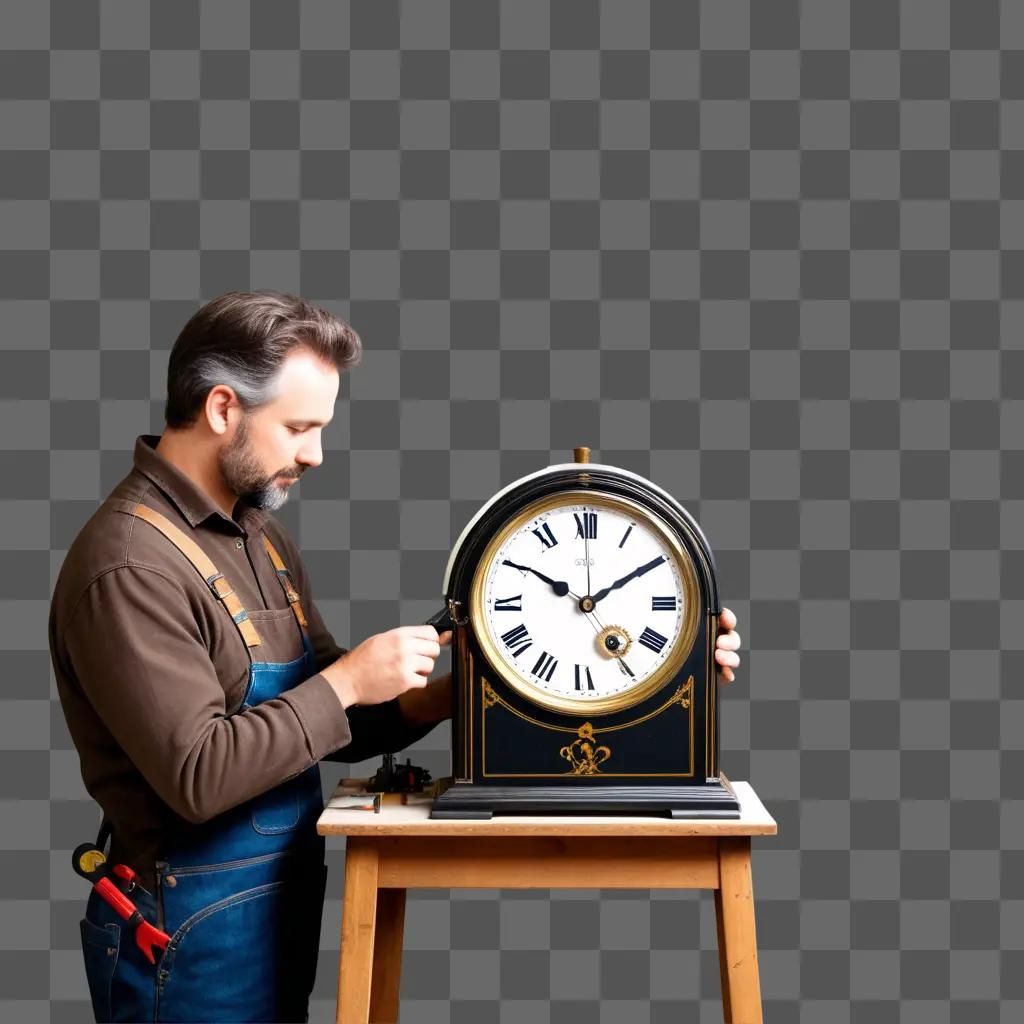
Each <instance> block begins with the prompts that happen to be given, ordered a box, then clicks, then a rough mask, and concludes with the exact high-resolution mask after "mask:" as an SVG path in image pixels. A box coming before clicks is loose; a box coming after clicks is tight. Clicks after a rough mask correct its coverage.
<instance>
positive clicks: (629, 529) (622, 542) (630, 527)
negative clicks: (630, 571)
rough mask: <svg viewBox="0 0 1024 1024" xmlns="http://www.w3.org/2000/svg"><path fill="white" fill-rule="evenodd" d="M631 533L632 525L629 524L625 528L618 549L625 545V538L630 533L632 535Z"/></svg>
mask: <svg viewBox="0 0 1024 1024" xmlns="http://www.w3.org/2000/svg"><path fill="white" fill-rule="evenodd" d="M632 531H633V524H632V523H630V524H629V526H627V527H626V532H625V533H624V534H623V535H622V540H620V541H619V547H620V548H621V547H622V545H623V544H625V543H626V538H627V537H628V536H629V535H630V533H632Z"/></svg>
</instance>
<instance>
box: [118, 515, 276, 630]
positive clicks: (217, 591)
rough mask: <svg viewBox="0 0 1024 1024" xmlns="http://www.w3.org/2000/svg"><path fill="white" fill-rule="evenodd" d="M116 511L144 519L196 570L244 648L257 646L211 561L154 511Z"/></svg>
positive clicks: (241, 609)
mask: <svg viewBox="0 0 1024 1024" xmlns="http://www.w3.org/2000/svg"><path fill="white" fill-rule="evenodd" d="M118 511H121V512H128V513H129V515H134V516H138V518H139V519H145V520H146V522H147V523H150V524H152V525H153V526H155V527H156V528H157V529H158V530H159V531H160V532H161V533H162V534H163V535H164V536H165V537H166V538H167V539H168V540H169V541H170V542H171V543H172V544H174V545H175V546H176V547H177V548H178V549H179V550H180V551H181V553H182V554H183V555H184V556H185V557H186V558H187V559H188V560H189V561H190V562H191V563H192V564H193V565H194V566H195V568H196V569H197V571H198V572H199V575H200V576H202V577H203V579H204V580H205V581H206V585H207V586H208V587H209V588H210V590H211V591H213V595H214V597H216V598H217V599H218V600H220V601H221V602H222V603H223V605H224V607H225V609H226V610H227V613H228V614H229V615H230V616H231V620H232V622H234V624H235V625H236V626H237V627H238V632H239V633H240V634H241V636H242V640H243V641H245V646H246V647H258V646H259V644H260V642H261V641H260V636H259V633H257V632H256V627H255V626H254V625H253V622H252V619H250V618H249V613H248V612H247V611H246V610H245V608H244V607H243V605H242V602H241V601H240V600H239V599H238V595H237V594H236V593H235V591H234V590H233V589H232V587H231V584H230V583H228V581H227V580H226V579H225V578H224V574H223V573H222V572H219V571H218V570H217V566H215V565H214V564H213V562H211V561H210V559H209V558H208V557H207V555H206V553H205V552H204V551H203V549H202V548H201V547H200V546H199V545H198V544H197V543H196V542H195V541H194V540H192V539H191V538H190V537H188V536H187V535H186V534H185V533H184V532H183V531H182V530H179V529H178V527H177V526H175V525H174V523H172V522H171V521H170V520H169V519H168V518H167V517H166V516H164V515H163V514H161V513H160V512H157V511H156V510H155V509H151V508H149V507H148V506H147V505H143V504H142V502H141V501H140V502H138V503H137V504H136V505H134V507H132V508H124V507H120V508H119V509H118Z"/></svg>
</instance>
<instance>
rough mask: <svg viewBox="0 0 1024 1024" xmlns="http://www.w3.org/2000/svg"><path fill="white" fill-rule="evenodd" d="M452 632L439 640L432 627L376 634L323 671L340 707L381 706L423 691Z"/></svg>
mask: <svg viewBox="0 0 1024 1024" xmlns="http://www.w3.org/2000/svg"><path fill="white" fill-rule="evenodd" d="M451 640H452V631H451V630H447V631H446V632H444V633H442V634H441V635H440V636H439V635H438V632H437V630H436V629H434V627H433V626H399V627H398V628H397V629H389V630H388V631H387V632H386V633H376V634H374V635H373V636H371V637H369V638H368V639H366V640H364V641H363V642H362V643H361V644H359V646H358V647H354V648H353V649H352V650H351V651H349V652H348V653H347V654H343V655H342V656H341V657H340V658H338V659H337V660H336V661H334V662H332V663H331V664H330V665H328V666H327V667H326V668H324V669H323V670H322V674H323V675H324V676H325V677H326V678H327V680H328V681H329V682H330V683H331V685H332V686H333V687H334V690H335V692H336V693H337V694H338V699H339V700H340V701H341V703H342V706H343V707H346V708H347V707H349V706H350V705H352V704H380V703H382V702H383V701H386V700H391V699H392V698H393V697H401V696H402V695H404V694H406V693H410V692H413V691H416V690H422V689H423V688H424V687H425V686H426V685H427V677H428V676H429V675H430V673H431V672H433V670H434V662H435V661H437V659H438V656H439V655H440V654H441V647H442V645H445V646H447V645H448V644H450V643H451Z"/></svg>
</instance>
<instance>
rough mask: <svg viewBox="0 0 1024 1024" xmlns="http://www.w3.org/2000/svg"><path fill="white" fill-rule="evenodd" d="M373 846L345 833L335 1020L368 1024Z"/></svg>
mask: <svg viewBox="0 0 1024 1024" xmlns="http://www.w3.org/2000/svg"><path fill="white" fill-rule="evenodd" d="M377 867H378V854H377V849H376V847H375V846H373V845H371V844H369V843H365V842H363V841H362V840H361V839H360V838H359V837H358V836H349V837H348V842H347V843H346V848H345V899H344V904H343V906H342V909H341V964H340V965H339V968H338V1009H337V1014H336V1018H335V1019H336V1021H337V1024H368V1021H369V1020H370V993H371V986H372V984H373V965H374V953H375V942H374V939H375V934H376V927H377Z"/></svg>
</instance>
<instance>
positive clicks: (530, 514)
mask: <svg viewBox="0 0 1024 1024" xmlns="http://www.w3.org/2000/svg"><path fill="white" fill-rule="evenodd" d="M575 504H581V505H592V506H596V507H598V508H610V509H613V510H615V511H618V512H624V513H626V514H627V515H633V516H636V517H638V518H641V519H643V521H644V522H645V524H646V525H647V526H648V527H649V528H650V529H652V530H653V531H654V532H655V533H657V534H658V536H659V537H660V538H661V540H662V542H663V543H664V544H665V547H666V548H668V550H669V551H670V552H671V553H672V555H673V557H674V559H675V564H676V567H677V569H678V571H679V575H680V577H681V579H682V583H683V595H684V603H685V609H684V614H683V624H682V628H681V629H680V631H679V634H678V636H677V637H676V642H675V644H674V645H673V647H672V652H671V653H670V654H669V656H668V658H667V659H666V661H665V663H664V664H662V665H660V666H659V667H658V668H657V669H656V670H655V671H654V672H653V673H652V674H651V676H650V678H648V679H645V680H644V681H643V682H642V683H640V684H639V685H637V686H634V687H633V688H632V689H630V690H627V691H626V692H625V693H619V694H614V695H613V696H611V697H605V698H603V699H600V700H593V701H589V700H588V701H578V700H574V699H573V698H572V697H562V696H559V695H557V694H552V693H549V692H547V691H545V690H543V689H541V688H540V687H538V686H534V685H532V684H531V683H529V682H527V681H526V680H524V679H521V678H520V677H519V676H518V675H516V674H515V673H513V672H510V671H508V670H507V668H506V666H505V659H504V656H503V655H502V653H501V652H500V651H499V649H498V647H497V645H496V644H495V642H494V640H493V638H492V637H491V635H490V630H489V629H488V626H487V622H486V619H485V616H484V584H485V581H486V578H487V570H488V569H489V567H490V565H491V562H492V561H493V559H494V557H495V555H496V553H497V552H498V550H499V549H500V548H501V546H502V544H504V543H505V541H507V540H508V538H509V537H511V536H512V535H513V534H514V533H517V532H518V531H519V530H520V529H521V528H522V527H523V526H524V525H525V524H526V523H527V522H528V521H529V520H531V519H533V518H534V517H535V516H538V515H541V514H542V513H543V512H547V511H550V510H551V509H555V508H561V507H563V506H565V505H575ZM700 610H701V604H700V584H699V583H698V581H697V572H696V569H695V567H694V564H693V560H692V558H691V557H690V555H689V553H688V552H687V550H686V548H685V547H684V545H683V544H682V542H681V541H680V540H679V537H678V536H677V534H676V533H675V532H674V531H673V530H672V529H671V528H670V527H669V526H668V524H667V523H665V521H664V520H663V519H662V518H661V517H660V516H658V515H656V514H655V513H653V512H651V511H650V509H648V508H646V507H645V506H643V505H641V504H640V503H639V502H637V501H634V500H633V499H631V498H625V497H621V496H619V495H608V494H602V493H599V492H594V491H584V490H568V491H559V492H558V493H557V494H554V495H548V496H547V497H544V498H541V499H539V500H538V501H535V502H532V503H531V504H529V505H527V506H526V507H525V508H523V509H520V511H519V512H517V513H516V514H515V515H514V516H513V517H512V518H511V519H509V520H508V522H506V523H505V524H504V525H503V526H502V527H501V529H500V530H498V531H497V533H495V535H494V536H493V537H492V538H491V540H490V542H489V543H488V545H487V547H486V548H485V550H484V552H483V554H482V555H481V557H480V561H479V563H478V564H477V567H476V569H475V571H474V573H473V581H472V584H471V586H470V593H469V620H470V624H471V625H472V628H473V632H474V634H475V636H476V639H477V642H478V643H479V644H480V647H481V648H482V650H483V653H484V655H485V656H486V658H487V661H488V662H489V663H490V666H491V668H492V670H493V671H494V672H495V674H496V675H498V676H500V677H501V679H502V680H504V682H506V683H507V684H508V685H509V686H510V687H511V688H512V689H513V690H515V691H516V692H517V693H519V694H521V695H522V696H523V697H525V698H526V699H527V700H530V701H532V702H533V703H535V704H539V705H541V706H542V707H545V708H548V709H550V710H553V711H561V712H567V713H569V714H578V715H586V716H590V715H600V714H610V713H611V712H614V711H622V710H623V709H625V708H628V707H631V706H632V705H634V704H639V703H640V702H641V701H643V700H645V699H646V698H647V697H649V696H650V695H651V694H652V693H655V692H657V690H658V689H660V687H661V686H663V685H664V684H665V682H666V681H667V680H669V679H672V678H673V677H674V676H675V675H676V674H677V673H678V672H679V670H680V668H682V666H683V663H684V662H685V661H686V659H687V657H688V656H689V654H690V651H691V650H692V649H693V643H694V640H695V639H696V637H697V627H698V623H699V617H700Z"/></svg>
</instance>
